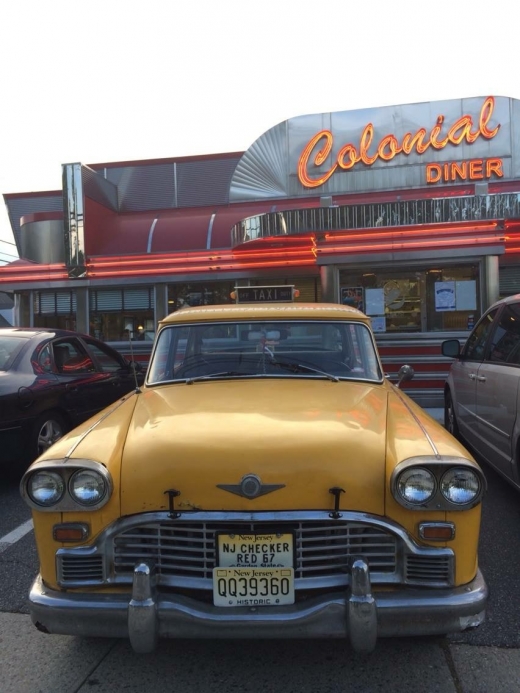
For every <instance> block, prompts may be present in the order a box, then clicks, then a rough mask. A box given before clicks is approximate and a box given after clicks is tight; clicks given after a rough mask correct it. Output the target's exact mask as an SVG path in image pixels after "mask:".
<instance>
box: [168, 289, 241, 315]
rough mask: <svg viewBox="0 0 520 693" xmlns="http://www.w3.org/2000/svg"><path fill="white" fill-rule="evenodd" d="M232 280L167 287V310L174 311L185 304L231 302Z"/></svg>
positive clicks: (205, 304)
mask: <svg viewBox="0 0 520 693" xmlns="http://www.w3.org/2000/svg"><path fill="white" fill-rule="evenodd" d="M234 288H235V283H234V282H205V283H199V282H190V283H189V284H171V285H170V286H169V287H168V312H170V313H174V312H175V311H176V310H179V308H184V307H185V306H212V305H216V304H219V303H233V300H232V299H231V292H232V291H233V289H234Z"/></svg>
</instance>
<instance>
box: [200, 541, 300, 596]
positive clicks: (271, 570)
mask: <svg viewBox="0 0 520 693" xmlns="http://www.w3.org/2000/svg"><path fill="white" fill-rule="evenodd" d="M217 547H218V561H217V562H218V566H217V567H216V568H214V570H213V603H214V604H215V606H279V605H281V604H294V537H293V535H292V534H290V533H286V534H268V533H266V534H219V535H217Z"/></svg>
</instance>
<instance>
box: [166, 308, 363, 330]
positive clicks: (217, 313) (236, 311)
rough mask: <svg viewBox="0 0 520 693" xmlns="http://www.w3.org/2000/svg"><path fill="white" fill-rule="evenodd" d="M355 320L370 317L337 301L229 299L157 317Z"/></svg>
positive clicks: (175, 320) (178, 320) (174, 319)
mask: <svg viewBox="0 0 520 693" xmlns="http://www.w3.org/2000/svg"><path fill="white" fill-rule="evenodd" d="M262 319H269V320H324V319H329V320H330V319H334V320H341V319H343V320H357V321H359V322H363V323H365V324H368V325H369V324H370V318H369V317H367V316H366V315H365V314H364V313H362V312H361V311H360V310H357V309H356V308H352V307H351V306H343V305H340V304H338V303H238V304H237V303H231V304H229V303H228V304H223V305H213V306H193V307H186V308H181V309H180V310H178V311H176V312H175V313H171V314H170V315H168V316H167V317H166V318H164V319H163V320H161V322H160V323H159V324H160V325H168V324H175V323H187V322H201V321H203V322H206V321H208V322H210V321H215V322H216V321H222V320H262Z"/></svg>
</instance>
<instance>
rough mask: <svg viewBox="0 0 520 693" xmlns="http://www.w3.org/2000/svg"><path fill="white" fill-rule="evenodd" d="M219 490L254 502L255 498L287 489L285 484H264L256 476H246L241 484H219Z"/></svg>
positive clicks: (241, 480)
mask: <svg viewBox="0 0 520 693" xmlns="http://www.w3.org/2000/svg"><path fill="white" fill-rule="evenodd" d="M217 488H221V489H222V490H223V491H229V493H235V494H236V495H237V496H242V498H248V499H249V500H253V498H258V497H259V496H265V495H266V494H267V493H272V492H273V491H278V489H280V488H285V484H262V480H261V479H260V477H259V476H257V475H256V474H246V475H245V476H243V477H242V478H241V479H240V483H239V484H217Z"/></svg>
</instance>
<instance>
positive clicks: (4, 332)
mask: <svg viewBox="0 0 520 693" xmlns="http://www.w3.org/2000/svg"><path fill="white" fill-rule="evenodd" d="M36 336H46V337H49V338H53V337H71V336H75V337H77V336H80V337H83V336H86V335H82V334H80V333H79V332H74V331H73V330H62V329H58V328H56V329H54V328H52V327H0V337H26V338H27V339H31V338H32V337H36Z"/></svg>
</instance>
